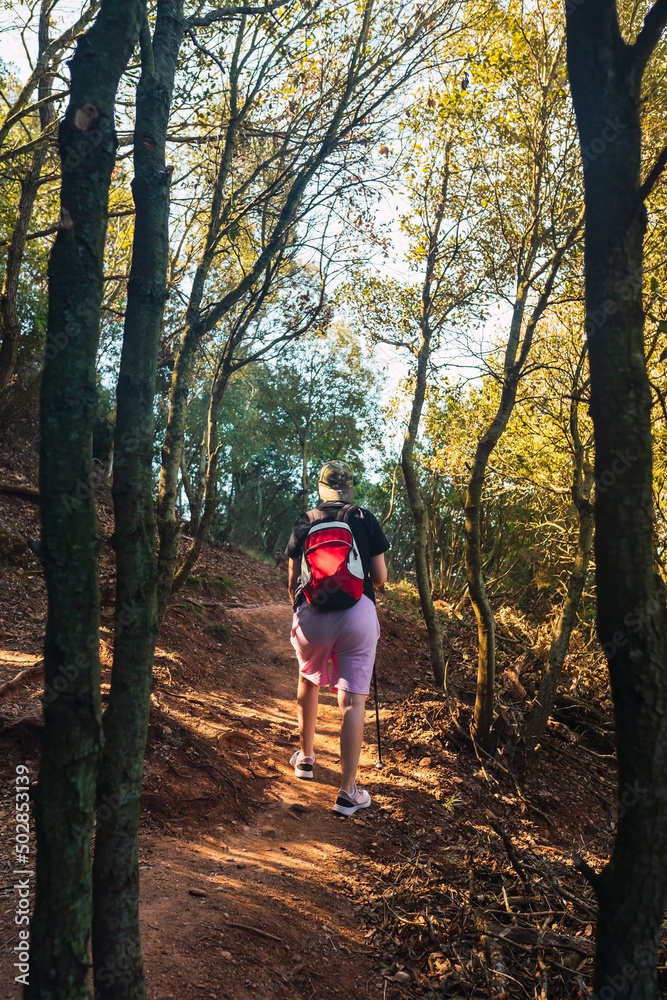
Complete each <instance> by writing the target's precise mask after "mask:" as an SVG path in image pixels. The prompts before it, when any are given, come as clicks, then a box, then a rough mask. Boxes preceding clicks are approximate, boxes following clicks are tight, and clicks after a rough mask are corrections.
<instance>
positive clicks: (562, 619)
mask: <svg viewBox="0 0 667 1000" xmlns="http://www.w3.org/2000/svg"><path fill="white" fill-rule="evenodd" d="M582 364H583V353H582V357H581V359H580V363H579V366H578V369H577V372H576V378H575V380H574V383H573V387H572V402H571V406H570V435H571V437H572V442H573V445H574V455H573V474H572V500H573V503H574V505H575V507H576V510H577V517H578V521H579V528H578V532H577V545H576V548H575V555H574V562H573V564H572V569H571V571H570V577H569V580H568V584H567V590H566V593H565V598H564V600H563V604H562V606H561V609H560V614H559V615H558V621H557V623H556V627H555V629H554V633H553V637H552V640H551V644H550V646H549V653H548V656H547V663H546V666H545V668H544V673H543V674H542V678H541V680H540V686H539V689H538V692H537V695H536V697H535V700H534V701H533V704H532V706H531V709H530V711H529V712H528V714H527V715H526V718H525V720H524V723H523V727H522V730H521V741H522V743H523V749H522V754H521V756H522V757H523V758H524V765H522V766H525V757H526V755H527V754H529V753H530V752H531V751H532V750H533V749H534V748H535V745H536V744H537V743H538V742H539V740H541V738H542V736H543V734H544V729H545V727H546V724H547V720H548V719H549V716H550V715H551V709H552V707H553V704H554V699H555V697H556V690H557V688H558V684H559V682H560V678H561V674H562V672H563V664H564V663H565V657H566V656H567V651H568V648H569V645H570V636H571V635H572V629H573V628H574V625H575V622H576V620H577V611H578V609H579V603H580V601H581V595H582V594H583V592H584V586H585V583H586V574H587V573H588V563H589V561H590V555H591V550H592V548H593V526H594V514H593V506H592V504H591V493H592V491H593V485H594V472H593V468H592V466H591V465H590V463H589V462H588V461H587V460H586V447H585V445H584V444H583V442H582V440H581V436H580V433H579V415H578V405H579V404H578V393H579V378H580V373H581V367H582Z"/></svg>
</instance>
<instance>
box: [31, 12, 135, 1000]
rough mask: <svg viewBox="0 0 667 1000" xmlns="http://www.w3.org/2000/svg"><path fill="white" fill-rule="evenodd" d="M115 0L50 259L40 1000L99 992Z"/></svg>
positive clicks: (124, 17)
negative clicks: (99, 362)
mask: <svg viewBox="0 0 667 1000" xmlns="http://www.w3.org/2000/svg"><path fill="white" fill-rule="evenodd" d="M143 7H144V5H143V4H142V2H141V0H103V3H102V5H101V7H100V10H99V13H98V15H97V18H96V20H95V22H94V23H93V25H92V26H91V28H90V29H89V30H88V31H87V32H86V34H85V35H83V36H82V37H81V38H80V39H79V41H78V43H77V46H76V50H75V52H74V55H73V57H72V60H71V61H70V69H71V89H70V101H69V104H68V107H67V111H66V113H65V117H64V120H63V122H62V124H61V125H60V130H59V136H58V141H59V149H60V156H61V161H62V182H61V194H60V205H61V211H60V228H59V230H58V234H57V236H56V240H55V243H54V246H53V250H52V252H51V258H50V261H49V313H48V326H47V346H46V361H45V366H44V375H43V379H42V391H41V441H40V494H41V498H42V539H41V555H42V560H43V564H44V571H45V577H46V587H47V593H48V618H47V625H46V638H45V646H44V671H45V694H44V726H45V728H44V742H43V749H42V756H41V764H40V772H39V789H38V793H37V799H36V822H37V893H36V903H35V911H34V917H33V923H32V947H31V956H30V984H29V986H28V987H27V988H26V990H25V996H26V997H29V998H44V1000H46V998H48V1000H81V998H84V997H87V996H88V968H89V954H88V944H89V937H90V922H91V864H90V862H91V857H90V846H91V836H92V831H93V815H94V806H95V789H96V780H97V768H98V761H99V755H100V749H101V745H102V730H101V703H100V664H99V636H98V628H99V593H98V583H97V550H98V531H97V518H96V511H95V497H94V492H93V478H92V427H93V421H94V416H95V402H96V379H95V361H96V354H97V346H98V340H99V323H100V303H101V299H102V282H103V257H104V241H105V234H106V223H107V203H108V192H109V184H110V179H111V172H112V170H113V168H114V165H115V152H116V136H115V130H114V102H115V96H116V90H117V88H118V82H119V80H120V77H121V74H122V73H123V71H124V70H125V67H126V65H127V63H128V60H129V58H130V55H131V54H132V50H133V49H134V46H135V43H136V40H137V37H138V35H139V27H140V24H141V18H142V16H143Z"/></svg>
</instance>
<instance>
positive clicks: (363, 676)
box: [287, 461, 389, 816]
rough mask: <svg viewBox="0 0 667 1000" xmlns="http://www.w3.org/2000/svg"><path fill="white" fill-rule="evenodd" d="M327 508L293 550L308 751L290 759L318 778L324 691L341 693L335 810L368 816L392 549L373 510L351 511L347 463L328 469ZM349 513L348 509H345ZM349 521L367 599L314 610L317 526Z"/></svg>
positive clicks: (298, 770)
mask: <svg viewBox="0 0 667 1000" xmlns="http://www.w3.org/2000/svg"><path fill="white" fill-rule="evenodd" d="M318 488H319V494H320V498H321V501H322V502H321V503H319V504H318V506H317V507H316V508H314V509H313V510H311V511H307V512H306V513H305V514H302V515H301V516H300V517H299V519H298V520H297V522H296V524H295V525H294V528H293V530H292V534H291V536H290V540H289V542H288V544H287V556H288V558H289V568H288V592H289V596H290V600H291V601H292V606H293V608H294V618H293V621H292V645H293V646H294V649H295V651H296V655H297V659H298V661H299V686H298V691H297V717H298V721H299V738H300V744H301V747H300V749H299V750H297V751H296V752H295V753H294V754H293V755H292V758H291V760H290V764H291V765H292V766H293V767H294V773H295V775H296V776H297V777H298V778H306V779H309V778H312V777H313V765H314V763H315V747H314V741H315V725H316V722H317V709H318V698H319V689H320V687H322V686H325V685H329V686H330V687H331V688H332V690H334V691H337V692H338V706H339V708H340V713H341V727H340V762H341V780H340V790H339V792H338V797H337V799H336V802H335V804H334V807H333V808H334V811H335V812H337V813H341V814H342V815H343V816H352V815H353V814H354V813H356V812H357V810H359V809H367V808H368V806H370V804H371V797H370V795H369V794H368V792H367V791H365V789H363V788H360V786H359V785H358V783H357V780H356V777H357V765H358V763H359V755H360V753H361V743H362V740H363V735H364V710H365V704H366V698H367V696H368V692H369V689H370V682H371V676H372V674H373V664H374V662H375V647H376V646H377V641H378V638H379V635H380V626H379V624H378V619H377V612H376V610H375V594H374V588H375V587H380V586H382V584H383V583H384V582H385V580H386V579H387V567H386V565H385V561H384V553H385V552H386V551H387V549H388V548H389V542H388V541H387V539H386V537H385V535H384V532H383V531H382V528H381V527H380V525H379V523H378V521H377V519H376V518H375V517H374V515H373V514H371V512H370V511H368V510H364V509H363V508H361V507H350V506H349V505H350V504H351V503H352V501H353V500H354V485H353V479H352V472H351V470H350V467H349V466H348V465H346V464H345V462H338V461H331V462H326V463H325V464H324V465H323V466H322V468H321V470H320V475H319V480H318ZM344 508H345V509H344ZM341 519H344V520H345V523H346V524H348V525H349V528H350V529H351V532H352V536H353V539H354V543H355V544H356V550H357V551H356V552H355V553H354V555H356V554H357V553H358V556H359V557H360V558H361V566H362V570H363V593H362V595H361V597H360V598H359V599H358V600H356V601H355V602H354V603H353V604H352V606H351V607H348V608H346V609H344V610H326V609H325V608H324V606H323V604H322V603H319V602H318V601H315V602H314V603H309V601H308V600H307V599H306V595H305V594H304V591H303V587H304V583H305V582H306V581H304V580H302V558H303V552H304V545H307V538H308V535H309V531H311V528H312V526H313V524H314V523H319V522H322V521H327V522H332V521H338V523H339V522H340V521H341Z"/></svg>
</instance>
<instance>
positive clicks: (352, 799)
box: [333, 781, 372, 816]
mask: <svg viewBox="0 0 667 1000" xmlns="http://www.w3.org/2000/svg"><path fill="white" fill-rule="evenodd" d="M371 802H372V799H371V797H370V795H369V794H368V792H367V791H366V790H365V789H364V788H360V787H359V785H358V784H357V783H356V781H355V783H354V790H353V791H352V792H346V791H345V790H344V789H343V788H341V789H340V791H339V792H338V798H337V799H336V802H335V804H334V807H333V811H334V812H337V813H340V814H341V816H353V815H354V813H356V811H357V810H358V809H368V807H369V805H370V804H371Z"/></svg>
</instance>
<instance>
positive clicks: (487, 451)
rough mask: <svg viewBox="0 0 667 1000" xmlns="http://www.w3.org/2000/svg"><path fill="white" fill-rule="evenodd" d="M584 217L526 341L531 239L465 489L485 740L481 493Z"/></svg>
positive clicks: (487, 701) (486, 635) (550, 276)
mask: <svg viewBox="0 0 667 1000" xmlns="http://www.w3.org/2000/svg"><path fill="white" fill-rule="evenodd" d="M537 183H539V182H536V184H537ZM532 201H533V203H535V204H539V197H538V196H537V195H534V197H533V198H532ZM581 222H582V217H580V218H579V220H578V221H577V222H576V223H575V225H574V227H573V228H572V230H571V231H570V232H569V233H568V235H567V237H566V238H565V240H564V241H563V243H562V244H561V245H560V246H558V247H557V248H556V249H555V250H554V252H553V254H552V256H551V258H550V260H549V261H548V264H547V265H545V267H544V268H540V271H542V270H545V269H546V271H547V277H546V280H545V283H544V287H543V289H542V291H541V293H540V295H539V297H538V299H537V302H536V303H535V305H534V306H533V309H532V312H531V314H530V319H529V320H528V322H527V323H526V328H525V330H524V332H523V340H522V339H521V328H522V325H523V320H524V315H525V311H526V300H527V297H528V292H529V289H530V288H531V285H532V283H533V280H534V279H531V278H529V277H528V275H529V274H530V271H531V269H532V267H533V265H534V263H535V261H536V259H537V256H538V245H537V243H534V244H533V247H532V250H531V253H530V255H529V257H528V259H527V261H526V263H525V266H524V269H523V273H524V276H523V278H521V280H520V281H519V282H518V285H517V291H516V296H515V300H514V309H513V313H512V322H511V324H510V333H509V337H508V339H507V347H506V349H505V359H504V363H503V382H502V389H501V393H500V402H499V404H498V409H497V410H496V414H495V416H494V418H493V420H492V421H491V423H490V424H489V426H488V428H487V429H486V431H485V432H484V434H483V435H482V437H481V438H480V440H479V442H478V444H477V448H476V450H475V458H474V460H473V464H472V471H471V474H470V479H469V480H468V486H467V489H466V499H465V522H464V534H465V549H464V560H465V569H466V578H467V581H468V593H469V595H470V601H471V604H472V606H473V610H474V612H475V617H476V619H477V637H478V654H477V689H476V695H475V714H474V722H473V735H474V737H475V739H476V740H477V741H478V742H479V743H482V744H484V743H485V742H487V741H488V738H489V733H490V729H491V723H492V721H493V706H494V685H495V679H496V641H495V622H494V617H493V608H492V607H491V604H490V602H489V599H488V597H487V593H486V586H485V584H484V572H483V566H482V513H483V504H482V495H483V491H484V480H485V478H486V469H487V466H488V463H489V458H490V456H491V452H492V451H493V449H494V448H495V447H496V445H497V444H498V441H499V440H500V438H501V436H502V434H503V433H504V431H505V428H506V427H507V423H508V421H509V418H510V416H511V415H512V410H513V409H514V404H515V402H516V394H517V389H518V386H519V381H520V379H521V373H522V372H523V370H524V367H525V364H526V361H527V360H528V356H529V354H530V349H531V347H532V343H533V336H534V334H535V329H536V327H537V324H538V323H539V321H540V319H541V318H542V316H543V314H544V311H545V309H546V308H547V305H548V304H549V299H550V298H551V293H552V291H553V286H554V283H555V281H556V276H557V274H558V269H559V268H560V265H561V263H562V261H563V257H564V256H565V253H566V251H567V250H568V249H569V248H570V247H571V246H572V244H573V243H574V241H575V240H576V239H577V236H578V234H579V230H580V228H581ZM539 224H540V223H539V219H537V218H536V219H535V220H534V225H533V227H532V228H533V231H536V230H537V229H538V226H539Z"/></svg>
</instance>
